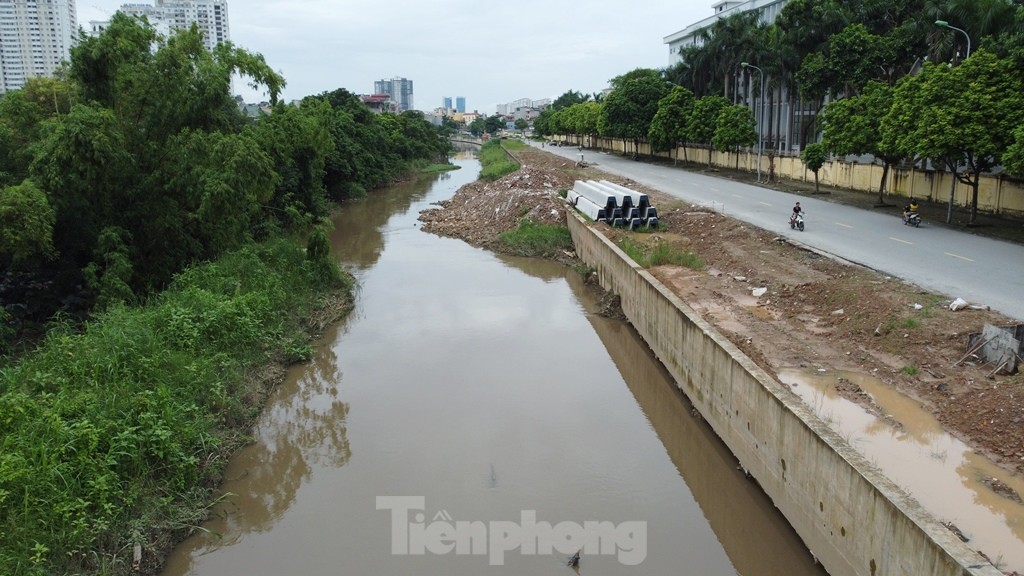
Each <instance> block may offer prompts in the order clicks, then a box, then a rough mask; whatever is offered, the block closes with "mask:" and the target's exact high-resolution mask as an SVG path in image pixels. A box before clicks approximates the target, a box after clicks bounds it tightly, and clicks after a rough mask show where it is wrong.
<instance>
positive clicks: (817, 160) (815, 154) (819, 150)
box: [800, 142, 828, 194]
mask: <svg viewBox="0 0 1024 576" xmlns="http://www.w3.org/2000/svg"><path fill="white" fill-rule="evenodd" d="M800 159H801V160H803V162H804V166H806V167H807V169H808V170H810V171H811V172H814V193H815V194H818V193H820V189H819V188H818V171H819V170H821V167H822V166H824V165H825V161H826V160H828V151H827V150H826V149H825V145H824V144H822V143H820V142H813V143H811V144H808V145H807V146H805V147H804V151H803V152H801V153H800Z"/></svg>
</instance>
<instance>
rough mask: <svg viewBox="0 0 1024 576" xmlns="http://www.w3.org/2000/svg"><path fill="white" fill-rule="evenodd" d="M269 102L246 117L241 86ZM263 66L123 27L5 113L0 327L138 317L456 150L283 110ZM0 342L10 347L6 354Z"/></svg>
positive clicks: (326, 109) (423, 128) (320, 102)
mask: <svg viewBox="0 0 1024 576" xmlns="http://www.w3.org/2000/svg"><path fill="white" fill-rule="evenodd" d="M235 74H237V75H240V76H241V77H243V78H245V79H246V80H247V81H248V82H249V83H250V85H251V86H252V87H253V88H256V89H259V88H262V89H264V90H265V91H266V92H267V93H269V95H270V98H271V100H272V103H274V108H273V112H272V113H271V114H269V115H264V116H262V117H261V118H259V119H257V120H253V119H249V118H247V117H245V116H244V115H243V114H242V112H241V111H240V110H239V108H238V106H237V104H236V102H235V101H234V99H233V98H232V96H231V93H230V87H231V78H232V76H233V75H235ZM284 85H285V81H284V79H283V78H282V77H281V76H280V75H278V74H277V73H275V72H274V71H273V70H271V69H270V67H269V66H267V64H266V62H265V61H264V59H263V57H262V56H260V55H257V54H252V53H249V52H247V51H245V50H242V49H239V48H236V47H234V46H232V45H230V44H225V45H220V46H218V47H217V48H216V49H215V50H214V51H213V52H210V51H208V50H206V49H205V48H204V46H203V43H202V37H201V33H200V32H199V31H198V29H196V28H195V27H193V29H192V30H190V31H182V32H179V33H175V34H174V35H172V36H170V37H162V36H160V35H159V34H157V32H156V31H155V30H154V29H153V28H152V27H151V26H149V25H148V24H147V23H145V22H144V21H139V20H136V19H132V18H130V17H127V16H124V15H123V14H120V13H119V14H116V15H115V16H114V17H113V19H112V20H111V23H110V27H109V28H108V29H107V30H106V31H105V32H104V33H103V34H102V35H99V36H96V37H84V36H83V38H81V41H80V43H79V44H78V46H77V47H75V48H74V49H73V50H72V55H71V62H70V65H69V66H68V67H67V69H66V71H65V73H63V74H62V75H60V77H59V78H57V79H34V80H30V81H29V82H28V83H27V84H26V86H25V87H24V89H22V90H17V91H13V92H9V93H7V94H5V95H4V96H3V97H2V99H0V274H2V275H0V305H2V306H0V320H3V321H2V322H0V326H2V327H4V328H5V329H6V330H7V334H6V336H8V337H9V336H11V334H10V332H11V327H12V326H18V325H29V324H31V323H34V322H38V321H40V320H46V319H47V318H49V317H50V316H51V315H52V314H53V313H55V312H58V311H64V312H69V313H79V312H83V311H88V310H90V309H94V307H95V306H96V305H98V306H100V307H106V306H108V305H110V304H112V303H114V302H120V301H132V300H136V299H139V298H142V297H145V296H146V295H147V294H149V293H150V292H151V291H153V290H155V289H159V288H161V287H163V286H165V285H166V284H167V283H168V282H169V281H170V280H171V279H172V277H173V276H174V275H175V274H177V273H179V272H180V271H181V270H183V269H184V268H185V267H187V266H189V265H191V264H193V263H196V262H201V261H206V260H210V259H212V258H215V257H216V256H218V255H220V254H222V253H224V252H225V251H227V250H230V249H233V248H236V247H238V246H239V245H241V244H244V243H246V242H249V241H250V240H252V239H260V238H266V237H268V236H269V235H272V234H277V233H282V232H283V233H296V234H299V235H302V234H305V233H307V232H308V231H309V229H310V227H311V226H312V225H314V224H316V223H317V222H318V221H319V219H321V218H322V217H323V216H324V215H325V214H326V213H327V212H326V211H327V209H328V204H329V202H330V201H332V200H340V199H343V198H347V197H353V196H360V195H363V194H365V193H366V191H367V190H370V189H372V188H374V187H377V186H380V185H381V184H383V183H386V182H388V181H390V180H392V179H394V178H395V177H396V176H398V175H400V174H401V173H402V172H404V171H407V170H409V169H410V168H411V167H413V166H414V165H416V164H424V163H427V162H430V161H434V160H437V159H442V160H443V159H444V157H445V155H446V152H447V150H448V146H449V145H448V143H447V140H446V139H445V138H443V137H442V135H441V133H440V132H439V131H438V130H437V129H436V128H435V127H433V126H432V125H431V124H430V123H429V122H428V121H427V120H426V119H424V118H423V116H422V115H421V114H419V113H417V112H406V113H403V114H400V115H391V114H382V115H379V116H378V115H375V114H373V113H372V112H371V111H370V110H369V108H367V107H366V106H365V105H364V104H363V103H362V102H361V101H360V100H359V98H357V97H356V96H354V95H353V94H350V93H348V92H347V91H345V90H337V91H334V92H330V93H324V94H321V95H318V96H310V97H307V98H305V99H304V100H302V102H301V105H300V106H286V105H283V104H282V103H280V102H278V101H277V100H278V96H279V94H280V93H281V90H282V89H283V87H284ZM2 340H3V339H2V338H0V341H2Z"/></svg>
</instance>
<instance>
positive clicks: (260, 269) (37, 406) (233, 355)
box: [0, 240, 344, 575]
mask: <svg viewBox="0 0 1024 576" xmlns="http://www.w3.org/2000/svg"><path fill="white" fill-rule="evenodd" d="M321 272H322V271H321ZM342 286H344V282H342V281H340V280H339V279H338V275H337V274H335V275H328V277H326V278H325V277H324V275H323V274H321V273H318V271H317V270H316V269H315V268H314V267H312V266H310V265H309V264H308V263H307V258H306V254H305V253H304V251H303V250H302V249H300V248H299V247H297V246H295V245H294V244H292V243H289V242H286V241H283V240H277V241H273V242H269V243H267V244H263V245H258V246H248V247H245V248H243V249H241V250H239V251H237V252H234V253H231V254H227V255H225V256H224V257H223V258H221V259H220V260H218V261H217V262H214V263H210V264H206V265H203V266H199V267H197V268H193V269H190V270H188V271H186V272H184V273H182V274H180V275H179V276H178V277H177V278H176V279H175V280H174V282H173V284H172V286H171V287H170V288H169V289H168V290H166V291H165V292H164V293H162V294H160V295H158V296H156V297H154V298H153V299H152V300H151V302H150V303H149V304H147V305H145V306H142V307H128V306H124V305H113V306H111V308H110V309H109V310H108V311H107V312H105V313H104V314H102V315H101V316H99V317H98V319H97V320H96V321H95V322H92V323H90V324H88V325H86V326H85V327H84V328H83V329H81V330H78V331H75V330H72V329H71V328H70V327H58V328H56V329H54V330H52V331H51V332H50V334H49V335H48V336H47V338H46V340H45V342H44V343H43V344H42V345H41V346H39V347H38V348H37V349H36V350H34V351H33V352H31V353H28V354H27V355H25V356H24V357H23V358H22V359H21V361H20V362H18V363H17V364H14V365H12V366H10V367H7V368H6V369H5V370H3V371H0V574H5V575H22V574H65V573H75V574H77V573H90V572H92V573H95V572H103V573H111V572H127V570H126V569H125V568H126V567H125V566H123V565H119V564H118V563H119V562H120V563H122V564H123V562H124V557H125V554H124V550H126V549H127V550H130V549H131V545H132V543H133V542H135V541H138V540H140V539H141V540H142V541H143V542H144V543H145V542H149V541H153V540H155V539H156V538H155V533H156V531H158V530H168V527H173V526H179V527H180V526H185V525H189V524H192V523H194V522H195V521H197V519H196V511H197V510H201V509H203V508H204V507H205V506H206V505H207V504H208V503H209V499H210V492H208V490H209V489H210V488H211V487H213V486H216V484H217V483H218V481H219V479H220V474H221V466H222V465H223V463H224V462H225V458H224V455H225V454H226V453H227V452H229V451H230V449H232V448H234V447H235V446H237V444H238V443H239V441H240V438H241V437H242V435H243V434H244V431H245V429H246V428H247V423H248V422H249V421H250V420H251V417H252V416H253V413H254V408H253V406H251V405H249V406H247V405H246V403H245V401H244V398H246V397H247V396H248V395H249V392H250V390H249V388H248V387H249V385H248V384H247V383H246V380H245V374H246V373H247V372H249V371H252V370H253V369H255V368H257V367H262V366H265V365H267V364H268V363H271V362H272V360H273V359H274V358H276V357H278V356H279V355H280V354H281V351H284V353H285V354H287V355H288V356H289V357H291V358H298V357H308V353H309V352H308V349H307V348H308V346H307V347H306V348H304V347H303V342H305V341H306V340H307V339H308V336H307V335H305V334H304V332H303V330H302V329H301V325H300V322H299V321H300V319H301V318H303V317H305V316H307V315H309V314H310V313H311V310H312V307H313V302H315V301H316V297H317V294H326V293H327V292H328V291H333V290H337V289H339V288H341V287H342Z"/></svg>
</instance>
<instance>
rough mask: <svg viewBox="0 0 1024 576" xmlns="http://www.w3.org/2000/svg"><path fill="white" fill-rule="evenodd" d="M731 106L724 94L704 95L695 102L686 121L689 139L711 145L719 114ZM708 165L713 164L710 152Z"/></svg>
mask: <svg viewBox="0 0 1024 576" xmlns="http://www.w3.org/2000/svg"><path fill="white" fill-rule="evenodd" d="M729 106H731V104H730V103H729V101H728V100H726V99H725V98H723V97H722V96H704V97H703V98H700V99H698V100H697V101H696V102H694V103H693V110H691V111H690V117H689V118H688V119H687V121H686V136H687V140H689V141H691V142H700V143H702V144H706V145H708V146H711V145H712V140H713V139H714V137H715V130H716V129H717V128H718V115H719V114H720V113H721V112H722V110H725V109H726V108H727V107H729ZM708 165H709V166H710V165H711V155H710V154H708Z"/></svg>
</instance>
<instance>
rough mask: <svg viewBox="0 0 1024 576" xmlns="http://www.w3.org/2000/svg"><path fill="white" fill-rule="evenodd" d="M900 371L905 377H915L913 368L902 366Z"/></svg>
mask: <svg viewBox="0 0 1024 576" xmlns="http://www.w3.org/2000/svg"><path fill="white" fill-rule="evenodd" d="M901 371H902V372H903V373H904V374H906V375H907V376H917V368H915V367H914V366H904V367H903V370H901Z"/></svg>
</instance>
